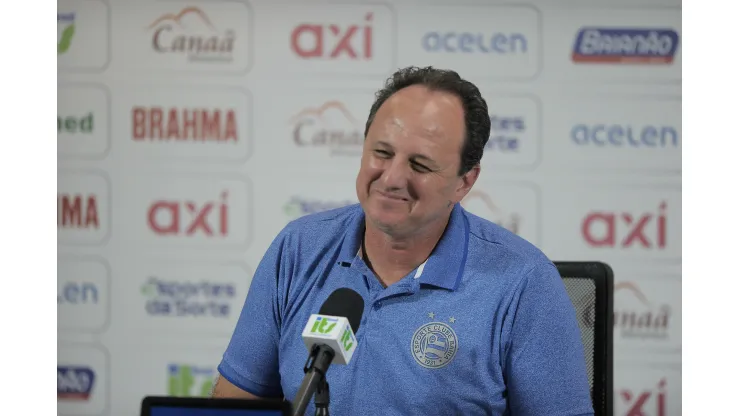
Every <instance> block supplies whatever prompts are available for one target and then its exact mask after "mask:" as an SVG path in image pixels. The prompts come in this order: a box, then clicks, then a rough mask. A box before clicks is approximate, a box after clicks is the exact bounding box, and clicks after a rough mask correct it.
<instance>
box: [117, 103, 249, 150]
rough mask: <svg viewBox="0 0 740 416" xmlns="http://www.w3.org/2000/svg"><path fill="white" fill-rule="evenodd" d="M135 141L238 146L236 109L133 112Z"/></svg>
mask: <svg viewBox="0 0 740 416" xmlns="http://www.w3.org/2000/svg"><path fill="white" fill-rule="evenodd" d="M131 135H132V138H133V140H134V141H180V142H217V143H228V142H234V143H236V142H237V140H238V132H237V123H236V111H235V110H234V109H230V108H229V109H218V108H216V109H205V108H178V107H170V108H163V107H141V106H137V107H134V108H132V109H131Z"/></svg>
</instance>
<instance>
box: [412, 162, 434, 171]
mask: <svg viewBox="0 0 740 416" xmlns="http://www.w3.org/2000/svg"><path fill="white" fill-rule="evenodd" d="M411 166H412V167H413V168H414V170H415V171H417V172H429V171H430V170H429V168H428V167H426V166H424V165H420V164H418V163H412V164H411Z"/></svg>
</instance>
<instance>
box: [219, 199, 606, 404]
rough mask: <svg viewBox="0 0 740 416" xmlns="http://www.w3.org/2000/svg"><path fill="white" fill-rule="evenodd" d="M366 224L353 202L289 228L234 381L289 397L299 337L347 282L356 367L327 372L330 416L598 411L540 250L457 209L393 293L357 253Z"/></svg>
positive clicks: (271, 262)
mask: <svg viewBox="0 0 740 416" xmlns="http://www.w3.org/2000/svg"><path fill="white" fill-rule="evenodd" d="M363 229H364V213H363V210H362V208H361V207H360V205H359V204H356V205H352V206H349V207H343V208H338V209H334V210H331V211H325V212H322V213H318V214H312V215H308V216H305V217H302V218H300V219H297V220H295V221H293V222H291V223H290V224H288V225H287V226H286V227H285V228H284V229H283V230H282V231H281V232H280V233H279V235H278V236H277V237H276V238H275V240H274V241H273V242H272V244H271V245H270V247H269V248H268V250H267V252H266V254H265V255H264V258H263V259H262V261H261V262H260V264H259V266H258V268H257V270H256V271H255V275H254V277H253V280H252V284H251V287H250V289H249V293H248V295H247V298H246V301H245V304H244V308H243V310H242V312H241V315H240V317H239V320H238V323H237V325H236V329H235V331H234V334H233V337H232V339H231V341H230V343H229V345H228V347H227V349H226V351H225V353H224V355H223V359H222V361H221V364H220V365H219V367H218V369H219V372H220V373H221V375H222V376H223V377H224V378H226V379H227V380H229V381H230V382H231V383H233V384H234V385H236V386H238V387H240V388H242V389H243V390H246V391H248V392H251V393H252V394H255V395H257V396H262V397H280V396H283V397H285V398H286V399H287V400H289V401H293V399H294V397H295V395H296V393H297V391H298V389H299V387H300V384H301V381H302V379H303V376H304V373H303V366H304V364H305V362H306V358H307V356H308V352H307V350H306V347H305V345H304V344H303V340H302V339H301V332H302V331H303V328H304V326H305V325H306V323H307V322H308V318H309V316H310V315H311V314H312V313H317V312H318V311H319V309H320V308H321V305H322V304H323V302H324V300H326V298H327V297H328V296H329V294H330V293H332V292H333V291H334V290H336V289H338V288H342V287H348V288H351V289H353V290H355V291H356V292H357V293H359V294H360V295H362V297H363V299H364V300H365V310H364V314H363V317H362V322H361V324H360V327H359V329H358V332H357V334H356V335H357V339H358V344H357V349H356V351H355V353H354V356H353V357H352V360H351V362H350V363H349V364H348V365H346V366H341V365H333V366H331V367H330V368H329V371H328V373H327V380H328V382H329V386H330V391H331V402H330V414H334V415H385V416H393V415H509V414H512V415H548V416H562V415H592V414H593V410H592V406H591V399H590V394H589V383H588V379H587V375H586V374H587V373H586V367H585V360H584V354H583V344H582V343H581V336H580V331H579V328H578V324H577V321H576V315H575V311H574V308H573V306H572V304H571V302H570V300H569V298H568V295H567V293H566V291H565V287H564V285H563V283H562V280H561V278H560V275H559V274H558V271H557V269H556V268H555V266H554V265H553V264H552V262H551V261H550V260H549V259H548V258H547V257H546V256H545V255H544V254H543V253H542V252H541V251H540V250H539V249H537V248H536V247H535V246H533V245H532V244H530V243H528V242H527V241H526V240H524V239H522V238H521V237H519V236H517V235H515V234H513V233H511V232H509V231H508V230H506V229H504V228H502V227H500V226H498V225H496V224H493V223H491V222H489V221H487V220H484V219H482V218H480V217H477V216H475V215H473V214H471V213H469V212H467V211H465V210H464V209H463V208H462V207H461V206H460V205H459V204H458V205H456V206H455V207H454V209H453V211H452V215H451V218H450V221H449V224H448V226H447V229H446V230H445V232H444V234H443V236H442V238H441V240H440V242H439V243H438V245H437V247H436V248H435V249H434V251H433V253H432V255H431V256H430V257H429V258H428V259H427V261H426V262H425V263H424V264H423V265H422V266H420V267H419V268H418V269H417V270H414V271H412V272H410V273H409V274H408V275H407V276H406V277H404V278H403V279H401V280H400V281H399V282H397V283H395V284H393V285H391V286H389V287H387V288H384V287H383V286H382V285H381V284H380V282H379V281H378V279H377V278H376V277H375V276H374V275H373V273H372V272H371V271H370V270H369V269H368V267H367V266H366V264H365V262H364V261H363V260H362V259H361V257H360V256H358V252H359V250H360V244H361V238H362V235H363ZM306 414H307V415H313V414H314V404H313V400H312V401H311V403H310V405H309V407H308V409H307V411H306Z"/></svg>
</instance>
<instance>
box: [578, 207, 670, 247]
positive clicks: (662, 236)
mask: <svg viewBox="0 0 740 416" xmlns="http://www.w3.org/2000/svg"><path fill="white" fill-rule="evenodd" d="M666 211H667V207H666V203H665V202H661V203H660V205H659V206H658V210H657V212H655V213H652V212H646V213H642V214H638V215H635V214H634V213H630V212H604V211H595V212H591V213H589V214H588V215H586V216H585V217H584V218H583V221H582V222H581V235H582V236H583V239H584V240H585V241H586V243H587V244H588V245H590V246H591V247H598V248H602V247H605V248H631V247H640V248H646V249H658V250H662V249H664V248H665V247H666V244H667V235H666V233H667V231H666V228H667V227H666V222H667V220H668V219H667V214H666Z"/></svg>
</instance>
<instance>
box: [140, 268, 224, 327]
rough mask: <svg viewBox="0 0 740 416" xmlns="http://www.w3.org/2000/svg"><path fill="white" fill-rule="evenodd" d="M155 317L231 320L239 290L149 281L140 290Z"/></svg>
mask: <svg viewBox="0 0 740 416" xmlns="http://www.w3.org/2000/svg"><path fill="white" fill-rule="evenodd" d="M141 293H142V294H143V295H144V297H145V298H147V300H146V306H145V309H146V312H147V313H148V314H149V315H154V316H173V317H198V318H204V317H212V318H228V317H229V315H230V312H231V302H232V301H233V300H234V297H235V296H236V288H235V287H234V285H233V284H231V283H224V284H219V283H212V282H205V281H204V282H199V283H192V282H177V281H166V280H163V279H160V278H158V277H154V276H152V277H149V279H148V280H147V281H146V283H145V284H144V285H143V286H142V287H141Z"/></svg>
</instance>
